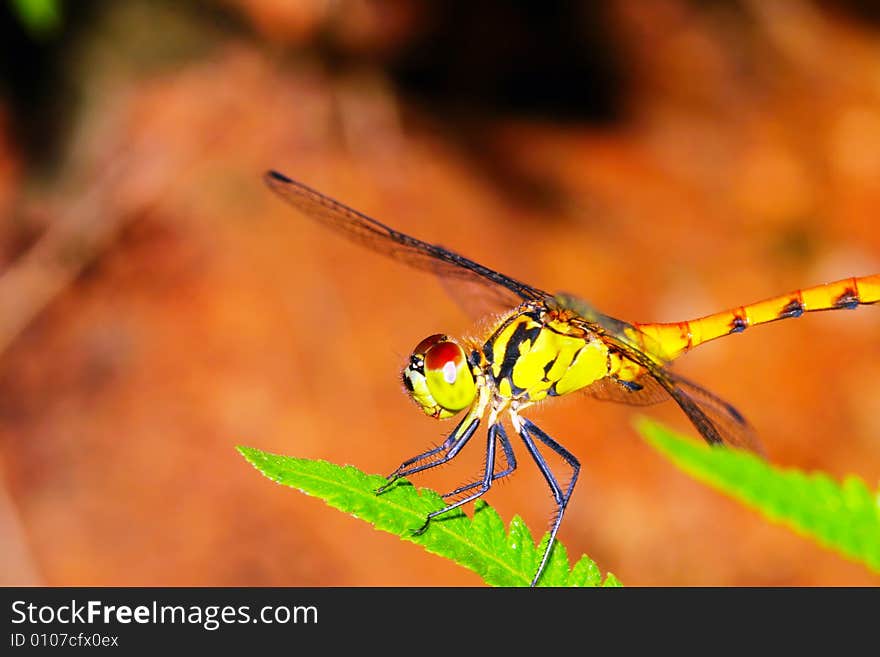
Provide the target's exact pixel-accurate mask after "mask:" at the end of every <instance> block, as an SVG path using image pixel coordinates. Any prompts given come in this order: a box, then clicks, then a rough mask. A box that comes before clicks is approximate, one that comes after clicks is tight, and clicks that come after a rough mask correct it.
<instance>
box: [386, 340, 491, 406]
mask: <svg viewBox="0 0 880 657" xmlns="http://www.w3.org/2000/svg"><path fill="white" fill-rule="evenodd" d="M403 385H404V386H406V389H407V391H408V392H409V395H410V397H412V398H413V400H414V401H415V402H416V404H418V405H419V407H421V409H422V410H423V411H425V413H426V414H428V415H430V416H431V417H436V418H438V419H445V418H448V417H452V416H453V415H455V414H456V413H458V412H459V411H461V410H464V409H465V408H467V407H468V406H470V405H471V404H472V403H473V401H474V397H475V396H476V394H477V387H476V384H475V383H474V377H473V375H472V374H471V371H470V367H469V365H468V362H467V357H466V356H465V353H464V349H462V348H461V346H460V345H459V344H458V343H457V342H455V341H454V340H451V339H450V338H448V337H447V336H445V335H440V334H439V333H438V334H436V335H432V336H430V337H427V338H425V339H424V340H422V341H421V342H419V344H418V345H416V348H415V349H413V352H412V355H411V356H410V357H409V362H408V363H407V365H406V367H404V368H403Z"/></svg>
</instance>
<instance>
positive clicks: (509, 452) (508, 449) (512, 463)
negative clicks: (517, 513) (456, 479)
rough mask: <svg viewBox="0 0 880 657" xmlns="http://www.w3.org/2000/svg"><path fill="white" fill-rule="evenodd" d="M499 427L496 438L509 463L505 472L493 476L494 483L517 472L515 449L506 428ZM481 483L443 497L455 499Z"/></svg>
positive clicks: (457, 489) (474, 483)
mask: <svg viewBox="0 0 880 657" xmlns="http://www.w3.org/2000/svg"><path fill="white" fill-rule="evenodd" d="M497 427H498V431H497V434H496V437H497V439H498V443H499V444H500V445H501V449H502V450H503V451H504V460H505V461H506V462H507V467H506V468H504V470H502V471H501V472H496V473H495V474H493V475H492V481H495V480H496V479H501V478H502V477H506V476H507V475H509V474H510V473H511V472H513V471H514V470H516V456H515V455H514V453H513V447H512V446H511V445H510V440H509V439H508V437H507V432H506V431H505V430H504V427H503V426H502V425H501V424H500V423H499V424H498V425H497ZM481 483H482V482H481V481H474V482H472V483H470V484H467V485H465V486H462V487H461V488H456V489H455V490H453V491H449V492H448V493H446V494H445V495H443V497H454V496H456V495H458V494H459V493H463V492H465V491H467V490H470V489H471V488H476V487H477V486H479V485H480V484H481Z"/></svg>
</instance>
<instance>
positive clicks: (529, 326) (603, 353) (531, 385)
mask: <svg viewBox="0 0 880 657" xmlns="http://www.w3.org/2000/svg"><path fill="white" fill-rule="evenodd" d="M539 317H540V315H539V314H538V313H524V314H521V315H518V316H516V317H515V318H513V319H512V320H509V321H508V322H507V323H506V324H505V325H504V326H502V328H501V329H500V330H499V331H498V332H497V333H496V334H495V335H494V336H493V337H492V338H491V339H490V340H489V341H488V342H487V343H486V344H485V346H484V347H483V354H484V356H485V357H486V359H487V360H488V361H489V371H490V373H491V375H492V377H493V378H494V380H495V385H496V389H497V390H498V392H499V393H500V394H501V395H502V396H504V397H508V398H511V399H523V400H529V401H540V400H542V399H544V398H545V397H547V396H548V395H549V396H556V395H564V394H566V393H568V392H571V391H573V390H578V389H580V388H584V387H586V386H588V385H590V384H591V383H593V382H595V381H597V380H598V379H601V378H602V377H604V376H606V375H607V374H608V363H609V358H608V348H607V346H606V345H605V343H603V342H602V341H601V340H599V339H598V338H596V337H594V336H592V335H590V334H588V333H587V334H585V333H584V332H583V331H581V330H579V329H575V328H574V327H572V326H571V325H569V324H568V323H566V322H563V321H556V320H551V321H549V322H547V323H542V322H541V321H539Z"/></svg>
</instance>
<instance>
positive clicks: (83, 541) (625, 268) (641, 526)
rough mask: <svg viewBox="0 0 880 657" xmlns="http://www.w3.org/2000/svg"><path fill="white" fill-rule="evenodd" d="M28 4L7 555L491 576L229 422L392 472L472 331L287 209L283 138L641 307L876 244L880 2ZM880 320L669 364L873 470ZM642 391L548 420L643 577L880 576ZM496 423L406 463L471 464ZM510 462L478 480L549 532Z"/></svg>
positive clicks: (342, 178)
mask: <svg viewBox="0 0 880 657" xmlns="http://www.w3.org/2000/svg"><path fill="white" fill-rule="evenodd" d="M26 4H27V3H26V2H23V3H18V4H17V5H14V3H4V5H3V8H2V9H0V12H2V14H3V15H2V17H0V23H2V28H0V29H2V34H0V44H2V45H0V51H2V68H0V72H2V80H0V217H2V222H0V256H2V261H3V270H2V275H0V309H2V311H0V349H2V353H0V449H2V452H0V457H2V470H0V582H2V583H4V584H48V585H75V584H83V585H317V586H321V585H330V586H340V585H478V584H479V583H480V582H479V579H478V578H477V577H476V576H475V575H472V574H471V573H469V572H467V571H464V570H462V569H460V568H459V567H457V566H455V565H452V564H450V563H448V562H446V561H444V560H442V559H440V558H438V557H435V556H433V555H429V554H427V553H425V552H423V551H422V550H421V549H420V548H419V547H417V546H415V545H412V544H408V543H403V542H401V541H399V540H397V539H396V538H394V537H392V536H389V535H386V534H381V533H378V532H375V531H374V530H372V529H371V528H370V527H369V526H367V525H366V524H365V523H362V522H360V521H358V520H355V519H353V518H351V517H349V516H347V515H345V514H341V513H338V512H336V511H333V510H330V509H327V508H326V507H325V506H324V504H323V503H322V502H320V501H319V500H316V499H312V498H308V497H305V496H303V495H301V494H299V493H297V492H295V491H293V490H288V489H282V488H280V487H278V486H273V485H271V484H270V483H269V482H268V481H267V480H266V479H264V478H263V477H261V476H260V475H259V474H258V473H257V472H256V471H254V470H253V468H251V467H250V466H249V465H247V464H246V463H245V462H244V461H243V459H242V458H241V457H240V456H239V455H238V454H237V453H236V451H235V450H234V446H235V445H239V444H245V445H250V446H254V447H259V448H261V449H265V450H270V451H275V452H280V453H285V454H291V455H296V456H301V457H310V458H323V459H328V460H330V461H333V462H337V463H350V464H354V465H356V466H358V467H359V468H361V469H363V470H366V471H368V472H380V473H387V472H388V471H390V470H391V469H393V468H394V467H395V466H396V465H397V464H398V463H399V462H400V461H401V460H402V459H403V458H405V457H408V456H411V455H412V454H414V453H416V452H417V451H420V450H422V449H424V448H426V447H427V446H429V445H430V444H431V443H432V442H436V441H438V440H440V439H441V438H442V435H443V433H444V432H445V431H448V430H449V429H450V428H451V426H450V425H449V424H448V423H444V424H438V423H436V422H434V421H432V420H430V419H428V418H426V417H424V416H423V415H421V414H420V412H419V411H417V410H416V409H415V408H414V407H413V406H412V404H411V402H410V401H408V400H407V398H406V397H405V395H404V393H403V390H402V386H401V385H400V382H399V367H400V366H401V365H402V363H403V361H404V359H405V357H406V355H407V354H408V353H409V350H410V349H411V348H412V347H413V346H414V345H415V344H416V343H417V342H418V341H419V340H420V339H421V338H423V337H425V336H426V335H428V334H430V333H434V332H438V331H444V332H448V333H451V334H460V333H464V332H467V331H468V329H469V327H470V326H471V323H470V320H469V319H468V318H467V317H466V316H465V315H464V314H463V313H462V312H461V311H460V310H459V309H458V308H457V307H456V306H455V305H454V304H453V303H452V302H451V301H449V300H448V299H447V297H446V296H445V295H444V293H443V290H442V287H441V286H440V285H438V284H437V282H436V281H434V280H432V279H431V278H430V277H428V276H424V275H422V274H420V273H418V272H413V271H410V270H407V269H405V268H403V267H402V266H400V265H397V264H396V263H394V262H391V261H387V260H385V259H383V258H381V257H378V256H376V255H373V254H371V253H369V252H367V251H362V250H359V249H358V248H357V247H355V246H352V245H350V244H349V243H346V242H344V241H343V240H340V239H338V238H337V237H335V236H333V235H331V234H329V233H326V232H324V231H323V230H322V229H321V228H320V227H317V226H314V225H312V224H311V223H309V222H308V221H307V220H305V219H303V218H302V217H300V216H298V215H297V214H296V213H295V212H293V211H292V210H291V209H289V208H287V207H286V206H284V205H283V204H282V203H281V202H280V201H279V200H278V199H277V198H275V197H274V196H273V195H272V194H271V193H270V192H269V191H268V190H267V189H265V188H264V187H263V186H262V184H261V182H260V175H261V173H262V171H263V170H265V169H267V168H269V167H273V168H277V169H279V170H281V171H283V172H285V173H287V174H288V175H290V176H292V177H295V178H299V179H301V180H303V181H305V182H307V183H309V184H312V185H313V186H315V187H317V188H319V189H321V190H323V191H325V192H326V193H328V194H330V195H332V196H334V197H336V198H339V199H340V200H343V201H344V202H347V203H349V204H351V205H353V206H354V207H356V208H358V209H361V210H363V211H365V212H368V213H370V214H373V215H374V216H376V217H378V218H380V219H381V220H383V221H385V222H387V223H389V224H391V225H392V226H395V227H397V228H400V229H401V230H404V231H406V232H409V233H411V234H413V235H416V236H419V237H421V238H423V239H427V240H430V241H435V242H440V243H443V244H445V245H448V246H450V247H452V248H454V249H456V250H458V251H460V252H463V253H464V254H466V255H468V256H470V257H473V258H475V259H477V260H478V261H480V262H483V263H485V264H487V265H489V266H492V267H495V268H497V269H499V270H500V271H503V272H505V273H508V274H510V275H512V276H514V277H516V278H521V279H523V280H526V281H529V282H532V283H533V284H535V285H538V286H540V287H544V288H546V289H550V290H556V289H564V290H566V291H571V292H575V293H578V294H580V295H581V296H584V297H586V298H588V299H589V300H591V301H592V302H593V303H595V304H596V305H597V306H598V307H599V308H601V309H602V310H604V311H605V312H607V313H609V314H611V315H614V316H618V317H621V318H624V319H629V320H634V321H661V320H680V319H686V318H690V317H694V316H698V315H702V314H706V313H709V312H714V311H716V310H721V309H723V308H726V307H729V306H733V305H739V304H742V303H748V302H751V301H756V300H759V299H761V298H764V297H767V296H770V295H775V294H779V293H783V292H786V291H788V290H791V289H795V288H798V287H805V286H808V285H815V284H818V283H822V282H826V281H830V280H834V279H836V278H842V277H845V276H850V275H865V274H870V273H875V272H878V271H880V230H878V228H877V221H878V208H880V15H878V12H876V11H872V10H871V9H870V7H871V4H872V3H868V2H865V3H859V2H843V3H832V2H806V1H798V0H780V1H778V2H773V3H764V2H760V1H759V0H751V1H747V0H743V1H740V2H732V1H722V0H718V1H715V2H711V3H706V2H687V1H685V0H661V1H658V2H651V3H646V2H638V1H635V0H616V1H614V2H609V3H606V2H601V3H599V2H595V3H592V2H581V3H566V4H565V8H564V9H563V8H562V7H559V8H557V9H554V10H552V11H548V10H547V9H545V8H543V3H539V2H526V3H516V4H514V3H504V2H501V1H500V0H497V1H493V0H481V1H478V2H463V1H455V2H448V3H428V2H423V1H419V0H387V1H385V2H373V1H367V0H360V1H355V0H348V1H340V2H327V1H321V0H299V1H298V2H294V1H286V0H225V1H219V0H218V1H213V2H210V1H207V0H205V1H202V2H193V3H173V2H146V1H137V0H125V1H119V2H113V3H110V2H77V3H59V4H58V5H57V7H58V8H59V9H60V15H57V16H55V17H52V16H50V17H49V18H48V19H43V20H42V22H40V21H34V20H33V19H32V18H30V19H29V18H28V17H27V15H26V14H25V13H22V11H23V10H22V7H23V6H24V5H26ZM49 4H50V5H51V4H52V3H49ZM14 6H18V8H19V11H18V12H16V11H14V9H13V7H14ZM878 312H880V309H878V308H876V307H869V308H862V309H860V310H858V311H857V312H852V313H850V312H836V313H824V314H820V315H813V316H808V317H804V318H802V319H800V320H798V321H788V322H780V323H777V324H774V325H770V326H766V327H761V328H758V329H755V330H753V331H748V332H746V333H745V334H743V335H741V336H736V337H731V338H727V339H724V340H719V341H717V342H716V343H713V344H710V345H707V346H706V347H703V348H701V349H700V350H698V351H697V352H695V353H694V354H691V355H689V356H688V357H686V358H685V359H684V360H683V361H682V362H681V363H679V364H678V366H677V367H679V368H680V369H681V371H683V372H685V373H687V374H688V375H689V376H691V377H692V378H694V379H696V380H698V381H700V382H702V383H703V384H704V385H706V386H707V387H709V388H711V389H712V390H714V391H716V392H717V393H718V394H720V395H722V396H723V397H725V398H727V399H729V400H730V401H732V402H733V403H734V404H736V406H737V407H738V408H739V409H740V410H741V411H743V412H744V413H745V414H746V415H747V416H748V417H749V418H750V420H751V421H752V422H753V423H754V425H755V426H756V427H757V428H758V431H759V432H760V434H761V435H762V438H763V440H764V442H765V445H766V447H767V450H768V453H769V456H770V459H771V460H772V461H773V462H774V463H777V464H780V465H785V466H793V467H798V468H803V469H807V470H816V469H819V470H824V471H826V472H828V473H830V474H832V475H833V476H836V477H842V476H843V475H845V474H849V473H854V474H857V475H859V476H860V477H862V478H863V479H865V480H866V481H868V482H869V483H870V484H872V485H874V484H875V483H876V482H877V481H878V480H880V341H878V334H880V314H878ZM634 412H635V411H634V410H633V409H631V408H626V407H619V406H615V405H610V404H602V403H600V402H596V401H593V400H590V399H586V398H583V397H580V396H573V398H572V399H562V400H558V401H556V402H555V403H553V404H548V405H547V406H546V407H544V408H542V409H539V410H538V411H536V412H535V413H533V414H532V416H533V417H536V416H537V418H538V419H539V420H540V423H541V425H542V426H543V427H544V428H545V429H546V430H547V431H548V432H549V433H550V434H551V435H554V436H555V437H557V438H558V439H559V440H560V441H561V442H563V443H564V444H565V445H566V446H567V447H568V448H569V449H570V450H571V451H573V452H574V453H575V454H577V455H578V456H579V458H580V459H581V461H582V463H583V465H584V471H583V474H582V478H581V480H580V482H579V486H578V490H577V492H576V493H575V497H574V501H573V503H572V506H571V507H570V509H569V511H568V513H567V516H566V522H565V523H564V524H563V527H562V531H561V534H560V537H561V539H562V540H563V541H564V542H565V543H566V544H567V545H568V547H569V550H570V551H571V552H573V553H575V554H580V553H581V552H586V553H587V554H590V555H591V556H592V557H593V558H594V559H596V560H597V561H598V563H599V565H600V566H601V568H602V569H603V570H611V571H613V572H614V573H615V574H616V575H617V576H618V577H620V579H621V580H622V581H623V582H624V583H626V584H642V585H680V584H695V585H744V584H748V585H814V584H815V585H854V584H861V585H878V584H880V579H878V577H877V576H876V575H872V574H870V573H869V572H868V571H867V570H865V569H864V568H863V567H862V566H860V565H857V564H853V563H849V562H847V561H846V560H844V559H843V558H841V557H839V556H837V555H835V554H832V553H829V552H826V551H824V550H822V549H820V548H818V547H816V546H814V545H813V544H812V543H810V542H808V541H806V540H804V539H802V538H799V537H797V536H795V535H793V534H791V533H790V532H789V531H788V530H786V529H783V528H780V527H777V526H772V525H769V524H768V523H766V522H765V521H763V520H762V519H761V518H760V517H759V516H758V515H757V514H755V513H754V512H751V511H747V510H745V509H742V508H740V507H739V506H738V505H737V504H735V503H734V502H732V501H730V500H728V499H727V498H724V497H722V496H721V495H719V494H717V493H715V492H713V491H711V490H709V489H707V488H705V487H703V486H701V485H699V484H697V483H695V482H693V481H691V480H690V479H689V478H687V477H686V476H685V475H683V474H681V473H680V472H679V471H678V470H676V469H675V468H673V467H672V466H671V465H670V464H669V463H668V462H666V461H664V460H663V459H662V458H661V457H660V456H659V455H658V454H656V453H655V452H654V451H653V450H652V449H651V448H650V447H648V446H647V445H646V444H645V443H643V442H642V441H641V439H640V438H639V437H638V436H637V435H636V434H635V432H634V431H633V429H632V424H631V419H632V417H633V415H634ZM645 412H647V413H649V414H650V415H652V416H654V417H658V418H660V419H662V420H663V421H666V422H668V423H669V424H670V425H672V426H674V427H676V428H678V429H681V430H684V431H688V432H689V433H691V434H693V433H694V431H693V429H692V428H691V427H690V426H689V425H688V423H687V421H686V419H685V418H684V416H683V415H682V414H681V413H680V412H678V411H677V409H676V408H674V407H672V406H670V405H663V406H658V407H656V408H651V409H646V410H645ZM479 451H480V450H479V449H470V450H468V455H467V456H465V455H462V457H461V458H460V460H459V459H457V461H456V462H455V463H454V465H452V466H450V467H447V468H445V469H443V471H442V472H438V473H436V474H431V475H429V476H425V477H422V478H421V479H419V480H418V483H419V484H422V485H430V486H432V487H438V488H447V487H449V486H450V485H455V484H458V483H459V482H461V481H463V480H465V479H467V478H468V476H470V475H472V474H473V473H474V472H476V471H477V468H478V464H479V461H480V458H481V455H480V454H479V453H478V452H479ZM519 452H520V453H522V450H519ZM520 461H521V468H520V470H519V471H518V472H517V474H516V476H515V477H512V478H510V479H509V480H506V481H503V482H501V483H500V484H499V485H498V486H496V488H495V489H493V491H492V492H491V494H490V495H489V497H488V500H489V502H490V503H491V504H493V505H494V506H495V507H496V508H498V510H499V511H500V512H501V514H502V516H503V517H504V518H505V519H507V520H509V519H510V517H511V516H512V515H513V514H515V513H519V514H521V515H523V516H524V518H525V519H526V520H527V522H528V523H529V524H530V525H531V526H532V527H534V528H541V527H544V526H545V525H546V522H547V518H548V517H549V514H550V512H551V509H552V499H551V497H550V494H549V492H548V491H547V489H546V487H545V485H544V482H543V480H542V479H541V477H540V475H539V474H538V473H537V472H536V470H535V468H534V467H533V466H532V464H531V463H529V462H528V459H527V458H525V455H524V454H523V455H522V458H521V459H520Z"/></svg>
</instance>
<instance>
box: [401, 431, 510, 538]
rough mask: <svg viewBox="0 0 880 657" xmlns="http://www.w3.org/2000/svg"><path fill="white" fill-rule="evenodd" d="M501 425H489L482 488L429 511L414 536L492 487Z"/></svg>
mask: <svg viewBox="0 0 880 657" xmlns="http://www.w3.org/2000/svg"><path fill="white" fill-rule="evenodd" d="M500 427H501V423H500V422H496V423H495V424H493V425H491V426H490V427H489V431H488V440H487V443H486V472H485V474H484V475H483V480H482V481H481V482H480V484H479V485H480V489H479V490H478V491H477V492H475V493H471V494H470V495H468V496H467V497H463V498H461V499H460V500H457V501H455V502H453V503H452V504H449V505H447V506H445V507H443V508H442V509H439V510H437V511H432V512H431V513H429V514H428V516H427V517H426V518H425V524H424V525H422V526H421V527H419V528H418V529H417V530H415V531H414V532H413V535H414V536H418V535H420V534H423V533H424V532H425V530H426V529H427V528H428V525H429V524H431V520H433V519H434V518H436V517H437V516H439V515H443V514H444V513H448V512H449V511H452V510H453V509H457V508H458V507H460V506H462V505H463V504H467V503H468V502H470V501H472V500H475V499H477V498H478V497H480V496H482V495H485V493H486V491H488V490H489V488H491V486H492V481H493V480H494V479H495V477H493V476H492V473H493V472H494V471H495V441H496V440H498V438H497V433H498V430H499V428H500ZM501 431H504V429H503V428H502V429H501Z"/></svg>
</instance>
